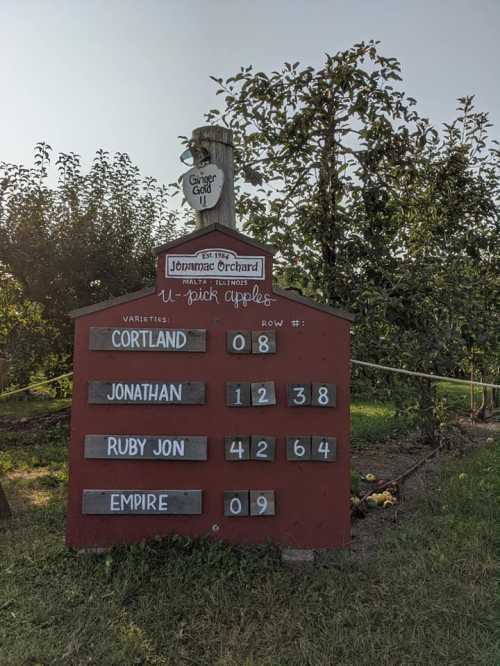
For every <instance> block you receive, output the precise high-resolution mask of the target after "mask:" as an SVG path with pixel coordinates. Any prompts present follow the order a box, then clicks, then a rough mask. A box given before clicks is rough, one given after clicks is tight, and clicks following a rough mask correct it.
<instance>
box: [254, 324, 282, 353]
mask: <svg viewBox="0 0 500 666" xmlns="http://www.w3.org/2000/svg"><path fill="white" fill-rule="evenodd" d="M275 353H276V331H269V330H268V331H252V354H275Z"/></svg>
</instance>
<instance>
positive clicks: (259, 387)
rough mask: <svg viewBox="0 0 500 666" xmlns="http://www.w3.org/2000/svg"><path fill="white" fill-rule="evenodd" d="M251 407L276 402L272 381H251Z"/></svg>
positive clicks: (271, 404)
mask: <svg viewBox="0 0 500 666" xmlns="http://www.w3.org/2000/svg"><path fill="white" fill-rule="evenodd" d="M251 390H252V407H271V406H273V405H275V404H276V389H275V386H274V382H252V384H251Z"/></svg>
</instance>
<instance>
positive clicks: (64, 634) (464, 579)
mask: <svg viewBox="0 0 500 666" xmlns="http://www.w3.org/2000/svg"><path fill="white" fill-rule="evenodd" d="M59 434H60V435H61V433H59ZM23 436H25V435H23ZM61 441H62V438H61ZM32 444H33V442H32ZM52 445H53V446H55V447H56V449H55V450H57V445H56V444H55V443H54V442H53V444H52ZM61 447H62V444H61ZM14 448H16V447H14ZM19 448H20V447H18V448H17V449H16V450H19ZM59 453H60V452H59ZM54 455H55V454H54ZM57 455H59V454H57ZM57 455H56V457H55V458H54V462H55V463H57V462H58V458H57ZM499 469H500V451H499V449H498V447H497V448H494V447H493V446H490V447H488V448H487V449H486V448H485V449H483V450H480V451H478V452H476V453H475V454H474V456H473V457H470V458H462V459H460V460H458V461H455V462H454V463H451V464H449V465H447V467H446V468H445V469H443V471H442V472H441V473H440V475H439V476H438V477H437V478H436V480H435V482H434V486H433V488H432V489H430V490H429V492H428V495H427V496H425V497H422V499H421V500H420V501H419V505H418V507H417V509H416V512H415V514H414V515H413V517H412V519H411V520H410V518H408V519H407V520H406V521H405V523H404V525H403V527H400V528H398V529H395V528H394V529H391V530H389V531H388V532H387V533H386V537H385V540H384V542H383V543H382V545H381V546H379V547H378V549H377V551H376V552H375V553H374V554H373V557H372V558H370V559H365V560H358V559H356V558H354V557H352V556H351V555H350V554H349V553H333V554H328V555H324V556H322V557H321V559H320V562H319V564H318V565H317V566H316V567H315V568H313V569H311V570H308V571H305V572H296V571H290V570H288V569H286V568H284V567H283V566H282V565H281V564H280V560H279V554H278V552H277V551H276V550H275V549H273V548H271V547H261V548H253V549H236V548H231V547H228V546H224V545H221V544H210V543H207V542H206V541H196V542H193V541H190V540H187V539H179V538H177V539H176V538H172V539H170V540H166V541H163V542H152V543H148V544H146V545H142V546H141V545H137V546H134V547H129V548H117V549H115V550H114V551H112V552H111V553H110V554H108V555H102V556H87V557H78V556H77V555H76V554H74V553H73V552H70V551H67V550H66V549H65V548H64V546H63V523H64V501H63V497H62V495H60V494H57V493H51V494H50V497H51V499H50V501H47V502H45V503H44V504H42V505H36V504H35V503H33V504H29V503H27V504H26V505H25V506H24V509H22V510H19V511H16V513H15V515H14V518H13V519H12V520H11V521H9V522H7V521H4V522H0V663H1V664H2V666H4V665H5V666H19V665H22V664H32V665H35V664H40V665H42V664H43V665H45V664H88V663H95V664H106V665H108V664H109V665H113V664H116V665H122V664H148V665H149V664H151V665H153V664H154V665H161V664H164V665H175V666H181V665H183V664H186V665H187V664H190V665H192V664H199V665H200V666H201V665H203V666H206V665H207V664H210V665H212V664H214V665H217V666H238V665H241V666H243V665H245V666H252V665H255V666H267V665H269V666H271V665H272V666H275V665H281V664H282V665H284V666H285V665H286V666H295V665H297V666H309V665H310V666H318V665H320V666H321V665H324V666H327V665H331V664H335V665H336V666H343V665H345V666H352V665H353V664H356V665H358V664H359V665H361V666H362V665H364V664H366V665H370V666H372V665H374V664H377V665H379V664H380V665H386V664H387V666H392V665H398V666H410V665H417V664H418V665H419V666H421V665H422V664H435V663H436V664H457V666H458V665H461V664H472V665H474V664H476V665H478V666H496V664H498V663H499V659H500V653H499V650H498V642H496V641H495V638H494V632H495V628H496V625H497V618H498V613H497V610H496V594H495V587H494V578H495V573H496V572H497V560H496V552H495V548H496V544H495V526H496V521H497V517H496V514H497V508H496V505H495V502H494V498H495V497H499V496H500V481H499ZM40 471H42V469H40ZM464 474H465V476H463V475H464ZM7 491H8V493H9V494H11V496H12V494H13V493H14V492H16V493H17V492H21V493H22V488H18V486H17V482H15V483H14V482H10V483H9V485H8V487H7Z"/></svg>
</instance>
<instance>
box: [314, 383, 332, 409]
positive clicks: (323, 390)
mask: <svg viewBox="0 0 500 666" xmlns="http://www.w3.org/2000/svg"><path fill="white" fill-rule="evenodd" d="M336 401H337V387H336V385H335V384H322V383H319V382H315V383H314V384H313V385H312V400H311V404H312V406H313V407H335V405H336Z"/></svg>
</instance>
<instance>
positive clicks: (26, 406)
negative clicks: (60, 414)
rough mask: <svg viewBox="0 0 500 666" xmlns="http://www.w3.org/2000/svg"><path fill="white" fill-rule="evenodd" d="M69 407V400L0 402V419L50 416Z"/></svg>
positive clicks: (4, 400)
mask: <svg viewBox="0 0 500 666" xmlns="http://www.w3.org/2000/svg"><path fill="white" fill-rule="evenodd" d="M70 405H71V399H70V398H63V399H60V400H37V399H29V400H7V398H3V399H1V400H0V417H2V416H3V417H8V418H22V417H23V416H26V417H28V418H29V417H31V416H40V415H42V414H51V413H52V412H57V411H59V410H60V409H65V408H66V407H69V406H70Z"/></svg>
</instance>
